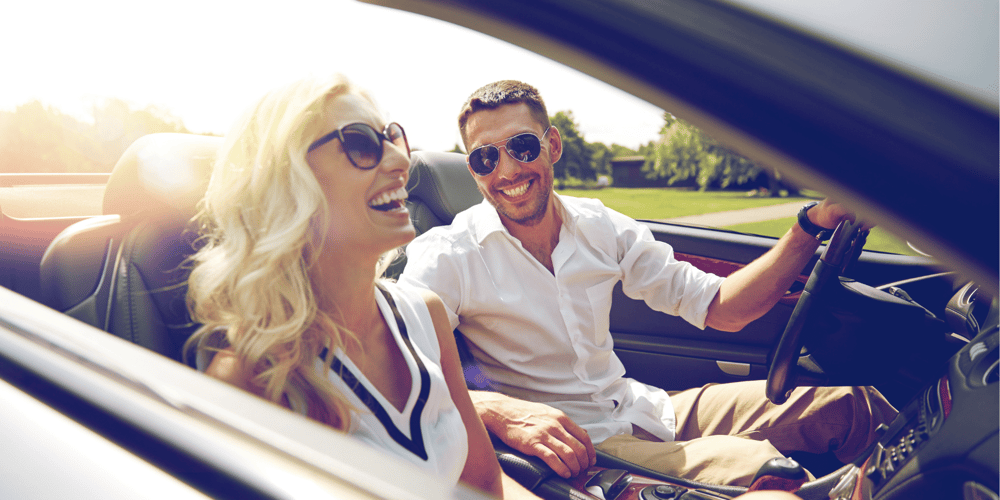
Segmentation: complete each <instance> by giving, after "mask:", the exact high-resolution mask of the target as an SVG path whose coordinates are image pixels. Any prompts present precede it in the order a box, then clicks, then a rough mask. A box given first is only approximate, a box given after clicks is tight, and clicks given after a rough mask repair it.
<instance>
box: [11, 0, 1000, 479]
mask: <svg viewBox="0 0 1000 500" xmlns="http://www.w3.org/2000/svg"><path fill="white" fill-rule="evenodd" d="M372 3H375V4H379V5H386V6H390V7H393V8H396V9H402V10H406V11H412V12H415V13H418V14H421V15H426V16H429V17H434V18H437V19H441V20H444V21H448V22H452V23H455V24H458V25H461V26H466V27H468V28H471V29H473V30H477V31H480V32H482V33H485V34H488V35H492V36H495V37H497V38H500V39H504V40H507V41H509V42H511V43H515V44H520V45H524V46H525V47H527V48H529V49H531V50H533V51H535V52H537V53H539V54H542V55H545V56H548V57H552V58H553V59H556V60H559V61H562V62H564V63H565V64H567V65H569V66H571V67H575V68H576V69H578V70H580V71H582V72H584V73H588V74H590V75H592V76H594V77H596V78H599V79H601V80H604V81H606V82H608V83H611V84H613V85H615V86H617V87H619V88H621V89H622V90H625V91H627V92H629V93H631V94H633V95H635V96H637V97H639V98H641V99H644V100H646V101H648V102H650V103H653V104H654V105H657V106H659V107H661V108H662V109H669V110H671V112H673V113H675V114H676V115H678V116H681V117H684V118H685V119H686V120H689V121H691V122H692V123H694V124H696V125H698V126H699V127H701V128H703V129H704V130H706V131H708V132H709V133H710V134H711V135H713V136H714V137H715V138H717V139H718V140H720V141H722V142H724V143H725V144H727V145H730V146H731V147H733V148H735V149H737V150H739V151H740V152H742V153H744V154H746V155H747V156H749V157H751V158H752V159H754V160H756V161H760V162H762V163H766V164H768V165H770V166H773V167H775V168H777V169H779V170H780V171H781V172H782V173H783V174H785V175H787V176H788V177H789V178H791V179H793V180H794V181H795V182H797V183H798V184H800V185H803V186H809V187H813V188H815V189H818V190H821V191H823V192H825V193H826V194H828V195H830V196H834V197H836V198H837V199H840V200H844V201H845V202H847V203H848V204H850V205H851V206H852V207H856V208H857V210H858V211H859V213H860V214H862V215H863V216H865V217H866V218H868V219H870V220H873V221H874V222H877V223H878V224H879V225H880V226H881V227H884V228H888V229H890V230H891V231H893V232H894V233H895V234H898V235H900V236H902V237H904V238H905V239H907V240H908V241H910V242H911V243H912V244H913V245H914V246H915V247H917V248H919V249H920V250H921V251H922V252H923V253H924V254H925V255H920V256H911V255H896V254H888V253H882V252H874V251H867V250H864V248H863V246H864V236H863V232H860V231H857V230H856V229H857V228H854V227H851V226H850V225H847V226H845V227H842V228H840V229H839V230H838V234H836V235H835V236H834V238H833V240H832V241H831V242H830V244H828V245H825V246H824V247H822V248H821V250H820V251H818V252H817V255H816V256H815V258H814V259H813V260H812V261H811V262H810V264H809V265H808V266H807V267H806V268H804V269H803V271H802V277H801V279H800V280H799V282H798V284H797V285H796V286H795V287H794V288H793V289H791V290H789V293H788V294H787V295H786V297H785V298H784V299H783V300H782V301H781V302H780V303H779V304H778V305H777V306H775V308H774V309H773V310H772V311H770V312H769V313H768V314H766V315H765V316H764V317H762V318H761V319H759V320H757V321H755V322H753V323H752V324H751V325H749V326H748V327H747V328H745V329H744V330H743V331H742V332H740V333H739V334H737V335H734V334H727V333H724V332H717V331H713V330H711V329H707V330H705V331H700V330H697V329H695V328H694V327H692V326H690V325H688V324H686V323H684V322H683V321H682V320H680V319H678V318H675V317H671V316H666V315H662V314H659V313H655V312H653V311H651V310H649V309H648V308H647V307H646V306H645V305H644V304H643V303H641V302H636V301H632V300H631V299H628V298H627V297H625V296H624V294H622V293H621V290H620V289H619V290H616V291H615V298H614V302H613V304H614V305H613V309H612V315H611V318H610V330H611V332H612V335H613V337H614V340H615V349H616V352H617V354H618V355H619V357H620V358H621V359H622V361H623V363H624V364H625V366H626V369H627V371H628V373H629V374H630V376H632V377H634V378H636V379H639V380H641V381H643V382H647V383H650V384H652V385H657V386H660V387H663V388H665V389H668V390H673V389H683V388H687V387H692V386H695V385H700V384H704V383H708V382H727V381H734V380H747V379H768V386H769V391H768V393H769V394H768V396H769V397H770V398H772V400H774V401H775V402H779V401H780V400H781V399H782V395H783V394H784V393H785V392H786V391H787V389H788V388H790V387H792V386H794V385H796V384H831V385H832V384H852V385H853V384H864V385H875V386H876V387H878V388H879V389H880V390H881V391H882V392H883V393H884V394H885V395H886V396H887V397H888V398H889V400H890V401H891V402H892V403H893V404H894V405H896V407H897V408H899V409H900V410H901V414H900V417H899V418H897V420H896V421H894V422H893V423H892V425H890V426H889V428H888V429H886V430H885V432H884V434H883V437H882V438H881V439H880V441H879V443H878V444H877V445H875V446H873V448H872V450H871V451H870V452H868V453H866V454H865V455H863V456H862V457H859V459H858V460H856V461H855V463H853V464H848V465H844V466H831V465H829V464H828V463H827V462H826V461H825V459H826V458H828V457H823V456H819V457H811V456H797V457H795V458H796V459H798V460H800V461H801V462H802V463H804V464H806V465H807V466H809V468H810V469H811V470H814V471H816V472H817V473H818V475H819V476H820V477H819V479H818V480H817V481H814V482H811V483H808V484H806V485H805V486H804V487H803V488H802V489H801V490H799V492H798V494H799V496H801V497H802V498H862V499H867V498H874V499H903V498H906V499H910V498H916V499H920V498H965V499H985V498H993V499H996V498H998V492H1000V484H998V483H1000V478H998V470H1000V464H998V450H1000V441H998V422H1000V415H998V410H1000V386H998V378H1000V367H998V365H1000V363H998V357H1000V356H998V353H1000V333H998V316H1000V303H998V301H997V297H998V292H1000V284H998V278H1000V269H998V255H1000V252H998V234H997V229H996V228H998V227H1000V221H998V218H1000V214H998V212H1000V211H998V193H1000V181H998V168H997V151H998V150H1000V145H998V130H1000V128H998V127H1000V125H998V123H1000V120H998V110H997V102H996V96H995V95H993V97H992V100H991V99H990V98H989V97H983V95H981V94H978V93H974V92H969V91H968V90H967V89H965V88H962V87H961V86H960V85H956V84H953V83H951V82H948V81H943V80H940V79H931V78H928V77H927V75H925V74H923V73H920V72H917V71H916V70H913V69H911V68H907V67H906V66H904V65H900V64H898V63H896V62H895V61H893V60H890V59H887V58H885V57H884V56H882V55H880V54H879V53H877V52H863V51H859V50H856V49H854V48H851V47H845V46H843V45H840V44H836V43H832V42H831V41H830V40H829V39H827V38H825V37H824V36H822V35H821V34H819V33H817V32H816V31H815V30H814V29H810V28H809V27H807V26H802V25H791V24H790V23H789V22H786V21H779V20H776V19H774V18H773V17H770V16H768V15H766V14H763V13H761V12H760V11H758V10H754V9H751V8H749V7H748V6H747V5H745V4H737V3H730V2H721V1H696V0H673V1H652V2H650V1H642V0H534V1H529V0H511V1H508V2H502V3H500V2H487V1H482V0H465V1H455V0H380V1H373V2H372ZM723 27H724V28H723ZM487 59H489V58H488V57H487ZM435 71H438V69H428V72H435ZM483 83H485V82H483ZM469 90H471V89H462V91H463V92H468V91H469ZM218 141H219V139H218V138H213V137H205V136H197V135H191V134H153V135H149V136H144V137H142V138H140V139H138V140H137V141H135V142H134V143H132V144H131V146H130V147H129V148H128V150H126V152H125V153H124V154H123V155H122V157H121V158H120V159H119V160H118V162H117V165H116V167H115V170H114V171H113V172H112V173H111V174H110V175H109V176H105V177H106V179H107V180H106V183H107V185H106V186H105V187H104V188H103V191H102V192H103V194H102V196H103V209H102V212H103V213H102V214H99V215H93V216H86V217H45V218H18V217H11V216H7V215H2V216H0V217H2V218H0V262H2V264H0V265H2V267H0V280H2V281H0V282H2V284H3V285H4V287H3V288H0V379H2V380H0V394H2V395H0V398H2V401H3V403H2V404H3V406H4V408H5V410H4V411H3V412H0V420H2V422H3V425H4V428H5V429H6V431H5V432H4V433H2V434H0V436H2V438H0V439H2V442H3V446H2V447H0V449H3V450H4V452H3V453H2V454H0V456H2V457H3V458H2V461H3V462H2V463H3V465H4V467H3V468H2V469H0V470H3V472H2V473H0V475H2V477H3V479H4V480H3V481H2V482H0V493H2V496H4V497H9V498H50V497H55V496H72V497H93V498H136V497H140V498H141V497H170V498H189V497H190V498H198V497H213V498H477V497H479V495H477V493H476V492H472V491H469V490H467V489H465V488H462V487H453V486H452V485H446V484H442V483H441V482H440V481H438V480H437V479H436V478H433V477H429V476H427V475H426V474H422V473H420V472H419V471H416V470H413V469H411V468H410V467H408V466H407V465H405V464H402V463H399V462H397V461H395V460H393V459H392V458H391V457H390V458H387V457H385V456H383V455H381V454H379V453H378V452H376V451H374V450H371V449H368V448H365V447H364V446H362V445H360V444H358V443H356V442H354V441H352V440H351V439H349V438H346V437H345V436H343V435H341V434H339V433H336V432H333V431H331V430H329V429H327V428H325V427H324V426H321V425H319V424H316V423H315V422H312V421H310V420H308V419H306V418H304V417H301V416H299V415H296V414H292V413H291V412H288V411H285V410H284V409H281V408H278V407H276V406H274V405H271V404H269V403H266V402H263V401H261V400H259V399H257V398H255V397H253V396H250V395H247V394H244V393H242V392H240V391H238V390H235V389H233V388H231V387H229V386H227V385H225V384H223V383H221V382H219V381H216V380H214V379H211V378H209V377H207V376H204V375H203V374H201V373H198V372H197V371H195V370H192V369H190V368H189V367H187V366H185V365H184V364H183V363H182V362H180V359H181V356H180V352H179V349H180V345H181V344H182V343H183V340H184V339H185V338H186V336H187V335H189V334H190V332H191V328H192V326H193V325H191V324H190V321H189V320H186V319H185V314H186V311H185V309H184V306H183V300H182V299H179V298H178V297H183V279H184V273H183V267H182V266H179V264H180V263H181V262H182V261H183V257H184V254H185V253H184V252H185V251H186V249H185V246H186V248H190V238H191V237H193V236H192V234H191V233H189V232H185V231H184V229H185V227H186V226H185V224H186V221H187V218H188V217H189V216H190V214H191V213H192V212H191V211H192V210H193V208H192V207H193V204H194V203H195V202H196V201H197V199H198V198H199V196H200V193H199V190H200V189H203V183H204V179H205V177H204V172H205V169H206V168H207V164H208V163H209V162H210V161H211V159H212V154H213V151H214V148H215V147H217V145H218ZM412 169H413V170H412V172H413V173H412V175H411V181H413V182H412V183H413V184H414V185H413V186H411V187H412V188H413V189H412V191H411V198H410V205H411V206H410V208H411V215H412V217H413V219H414V223H415V225H416V226H417V227H418V230H420V231H424V230H426V229H427V228H429V227H431V226H433V225H439V224H446V223H448V222H450V220H451V217H453V216H454V214H455V213H457V212H458V211H459V210H461V209H462V208H464V207H467V206H469V205H471V204H472V203H475V202H476V201H478V198H477V195H478V192H477V191H476V190H475V186H474V183H473V182H472V179H471V178H470V177H469V175H468V174H467V172H466V170H465V167H464V160H463V158H462V156H461V155H460V154H457V153H445V152H436V151H426V152H419V153H416V154H414V157H413V162H412ZM164 172H169V175H167V176H164ZM57 177H58V176H57ZM105 177H101V181H100V182H101V183H102V184H103V183H104V182H105V181H104V178H105ZM167 178H169V179H170V180H171V181H172V182H164V181H163V180H164V179H167ZM2 181H3V182H6V183H7V184H8V185H10V184H18V185H23V184H25V183H30V182H44V183H46V184H56V183H60V182H66V183H89V182H93V181H91V180H77V179H73V178H71V177H70V176H62V177H61V178H60V179H59V180H57V181H53V178H52V177H51V176H48V177H46V176H42V177H39V176H31V175H25V176H5V177H3V179H2ZM417 181H419V182H417ZM0 208H3V207H2V206H0ZM644 223H645V224H646V225H647V226H648V227H649V228H650V230H651V231H652V232H653V234H654V236H655V237H656V238H657V239H660V240H663V241H667V242H669V243H670V244H671V245H672V246H673V247H674V249H675V251H676V252H677V253H678V255H679V257H680V258H683V259H687V260H689V261H691V262H693V263H695V264H696V265H698V266H699V267H703V268H705V269H707V270H710V271H713V272H716V273H719V274H723V275H724V274H728V273H730V272H732V271H733V270H735V269H737V268H739V267H740V266H742V265H745V264H747V263H749V262H750V261H751V260H753V259H754V258H756V257H757V256H759V255H761V254H762V253H764V252H765V251H766V250H767V249H769V248H770V247H771V246H773V245H774V242H775V239H773V238H768V237H763V236H758V235H749V234H740V233H734V232H731V231H722V230H717V229H710V228H702V227H693V226H687V225H679V224H673V223H668V222H658V221H644ZM396 271H398V267H397V268H396ZM108 332H110V333H112V334H113V335H108V334H107V333H108ZM500 454H501V460H502V461H503V462H504V463H505V464H507V466H508V467H513V469H511V470H516V469H517V468H521V469H525V468H526V469H528V470H529V472H528V473H525V475H524V476H522V477H520V479H521V480H522V481H524V482H526V483H528V484H530V485H531V486H532V487H534V488H536V490H535V491H538V492H542V493H544V495H546V497H548V498H571V497H573V495H574V494H580V493H579V492H578V490H584V489H586V484H585V483H586V482H587V481H588V480H590V479H592V478H594V477H598V474H599V473H602V472H604V471H605V470H611V471H618V470H629V471H630V473H631V475H630V476H626V475H623V474H619V475H617V476H614V479H615V480H616V481H617V483H616V484H619V485H621V484H622V481H624V480H625V479H624V478H628V479H629V480H631V481H633V484H632V485H631V486H628V487H626V488H623V489H622V490H623V491H622V493H621V495H622V496H621V497H620V498H623V499H624V498H659V497H656V496H652V497H651V496H649V495H656V494H662V495H667V493H664V492H662V491H661V493H656V488H655V486H656V485H662V484H663V483H664V479H665V478H663V477H657V476H656V475H655V474H654V473H651V472H650V471H644V470H641V469H638V468H635V467H634V466H632V465H631V464H627V463H621V462H613V461H611V460H610V459H609V458H608V457H602V460H603V461H602V462H600V463H599V467H596V468H594V469H593V470H591V471H588V472H587V474H585V475H584V477H581V478H577V479H575V480H574V481H571V482H568V483H563V482H560V480H558V478H555V477H553V475H552V474H551V471H547V470H545V468H544V467H541V466H539V465H538V463H537V461H532V460H531V459H530V458H525V457H519V456H516V454H514V453H513V452H511V451H509V450H501V452H500ZM511 464H513V465H511ZM615 474H617V473H615ZM606 476H607V475H605V476H601V477H606ZM668 479H670V478H668ZM672 479H674V481H673V482H671V483H670V484H672V485H673V486H678V487H679V488H677V489H675V490H674V491H675V492H674V495H675V496H680V492H682V491H684V490H695V491H693V492H691V493H690V494H689V495H688V496H687V497H685V498H726V497H729V496H733V495H736V494H738V493H740V492H742V490H741V489H739V488H732V487H727V486H726V485H721V486H720V485H702V484H696V483H691V482H686V481H685V480H684V479H683V478H672ZM570 488H575V490H572V489H570ZM698 495H701V496H698Z"/></svg>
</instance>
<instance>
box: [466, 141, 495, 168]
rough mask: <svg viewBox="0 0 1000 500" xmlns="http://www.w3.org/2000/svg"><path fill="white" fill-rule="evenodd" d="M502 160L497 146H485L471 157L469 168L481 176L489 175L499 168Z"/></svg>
mask: <svg viewBox="0 0 1000 500" xmlns="http://www.w3.org/2000/svg"><path fill="white" fill-rule="evenodd" d="M499 160H500V149H498V148H497V147H496V146H491V145H488V146H483V147H481V148H478V149H476V150H475V151H473V152H472V154H470V155H469V166H470V167H472V171H473V172H475V173H477V174H479V175H489V174H490V173H491V172H493V170H495V169H496V168H497V162H498V161H499Z"/></svg>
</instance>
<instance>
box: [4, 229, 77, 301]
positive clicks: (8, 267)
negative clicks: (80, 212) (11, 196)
mask: <svg viewBox="0 0 1000 500" xmlns="http://www.w3.org/2000/svg"><path fill="white" fill-rule="evenodd" d="M86 218H87V217H56V218H45V219H15V218H12V217H7V216H6V215H3V213H2V212H0V286H3V287H5V288H9V289H11V290H13V291H15V292H17V293H20V294H21V295H24V296H26V297H28V298H31V299H34V300H38V299H39V286H38V265H39V263H40V262H41V261H42V255H44V254H45V249H46V248H48V246H49V243H51V242H52V240H53V239H54V238H55V237H56V235H58V234H59V233H60V232H61V231H62V230H63V229H66V228H67V227H69V226H70V225H71V224H73V223H76V222H78V221H81V220H84V219H86Z"/></svg>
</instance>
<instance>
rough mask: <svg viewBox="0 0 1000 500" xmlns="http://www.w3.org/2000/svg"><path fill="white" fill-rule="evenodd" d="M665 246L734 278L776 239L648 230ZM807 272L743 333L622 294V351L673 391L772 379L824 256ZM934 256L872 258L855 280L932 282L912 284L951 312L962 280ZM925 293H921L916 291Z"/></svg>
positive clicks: (618, 314) (616, 330) (616, 331)
mask: <svg viewBox="0 0 1000 500" xmlns="http://www.w3.org/2000/svg"><path fill="white" fill-rule="evenodd" d="M646 224H647V225H648V226H649V228H650V229H651V230H652V232H653V235H654V237H655V238H656V239H657V240H659V241H664V242H667V243H669V244H671V245H672V246H673V248H674V251H675V253H676V257H677V258H678V260H685V261H689V262H691V263H692V264H694V265H695V266H697V267H699V268H700V269H703V270H707V271H709V272H714V273H716V274H719V275H720V276H726V275H728V274H730V273H731V272H733V271H735V270H737V269H739V268H741V267H743V266H744V265H746V264H747V263H749V262H751V261H752V260H754V259H755V258H757V257H759V256H760V255H762V254H763V253H764V252H766V251H767V250H769V249H770V248H771V247H772V246H773V245H774V243H775V242H776V241H777V240H775V239H773V238H766V237H759V236H749V235H742V234H735V233H730V232H726V231H722V230H714V229H703V228H693V227H687V226H678V225H672V224H665V223H654V222H647V223H646ZM822 249H823V247H820V251H817V253H816V256H815V257H814V258H813V259H812V260H811V261H810V262H809V264H808V265H807V266H806V267H805V268H804V269H803V270H802V274H801V275H800V277H799V280H798V281H797V282H796V283H795V285H793V287H792V290H790V292H789V293H788V294H787V295H786V296H785V298H783V299H782V300H781V301H780V302H779V303H778V304H777V305H776V306H775V307H774V308H773V309H772V310H771V311H769V312H768V313H766V314H765V315H764V316H763V317H761V318H760V319H758V320H756V321H754V322H752V323H751V324H750V325H748V326H747V327H746V328H744V329H743V330H742V331H739V332H721V331H718V330H713V329H711V328H706V329H705V330H699V329H698V328H696V327H694V326H692V325H691V324H689V323H687V322H686V321H684V320H683V319H681V318H680V317H676V316H670V315H667V314H663V313H660V312H657V311H653V310H652V309H650V308H649V307H648V306H646V304H645V303H644V302H642V301H637V300H633V299H630V298H628V297H627V296H625V294H624V293H623V292H622V287H621V284H619V285H618V286H616V287H615V291H614V295H613V299H612V308H611V332H612V335H613V336H614V339H615V352H616V353H617V354H618V356H619V358H621V360H622V363H623V364H624V365H625V369H626V371H627V374H628V376H630V377H633V378H635V379H637V380H640V381H642V382H645V383H648V384H651V385H655V386H658V387H662V388H664V389H667V390H682V389H686V388H689V387H693V386H699V385H702V384H704V383H708V382H732V381H738V380H751V379H763V378H766V377H767V370H768V364H769V361H770V356H771V350H772V348H773V347H774V345H775V344H776V343H777V341H778V337H779V336H780V335H781V333H782V332H783V331H784V328H785V325H786V324H787V322H788V318H789V316H790V315H791V313H792V310H793V309H794V307H795V303H796V301H797V300H798V295H799V293H798V292H799V291H801V289H802V286H803V285H804V284H805V281H806V279H807V278H808V275H809V273H810V272H811V270H812V267H813V266H814V265H815V262H816V260H817V259H818V258H819V255H820V253H821V250H822ZM933 264H934V261H933V260H932V259H929V258H926V257H912V256H900V255H893V254H884V253H878V252H866V253H865V254H863V255H862V256H861V258H860V259H859V262H858V265H857V266H856V267H855V269H854V273H853V277H854V278H856V279H858V280H859V281H861V282H864V283H866V284H868V285H871V286H876V287H877V286H880V285H885V284H889V283H897V282H905V281H906V280H911V279H913V278H917V277H926V276H929V278H926V279H923V280H918V281H915V282H912V283H909V284H906V285H904V286H905V288H906V289H907V291H908V292H910V293H911V295H915V296H914V298H915V299H917V301H918V302H920V303H921V304H923V305H925V306H927V307H928V308H929V309H931V310H932V311H940V310H943V307H944V304H946V303H947V300H948V299H949V298H950V297H951V295H952V294H953V293H954V291H955V290H956V289H957V287H956V285H955V284H954V283H953V281H954V276H952V275H946V274H938V271H937V270H936V269H935V268H934V265H933ZM911 288H912V289H914V290H917V293H916V294H914V292H912V291H911Z"/></svg>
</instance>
